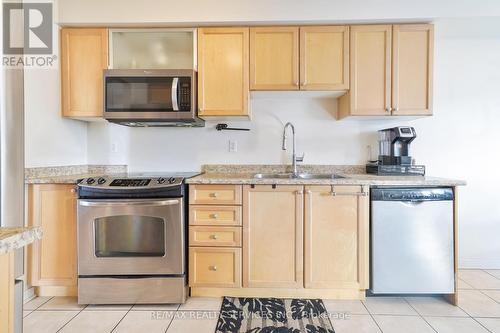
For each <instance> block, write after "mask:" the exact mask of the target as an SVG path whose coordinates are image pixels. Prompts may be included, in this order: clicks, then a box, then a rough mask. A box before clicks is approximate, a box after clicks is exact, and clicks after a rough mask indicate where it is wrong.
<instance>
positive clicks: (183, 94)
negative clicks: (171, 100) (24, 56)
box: [179, 77, 191, 111]
mask: <svg viewBox="0 0 500 333" xmlns="http://www.w3.org/2000/svg"><path fill="white" fill-rule="evenodd" d="M179 109H180V110H181V111H190V110H191V78H189V77H180V78H179Z"/></svg>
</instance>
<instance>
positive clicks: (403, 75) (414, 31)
mask: <svg viewBox="0 0 500 333" xmlns="http://www.w3.org/2000/svg"><path fill="white" fill-rule="evenodd" d="M392 36H393V37H392V38H393V44H392V108H393V111H392V112H393V114H394V115H431V114H432V72H433V57H434V26H433V25H431V24H415V25H394V26H393V33H392Z"/></svg>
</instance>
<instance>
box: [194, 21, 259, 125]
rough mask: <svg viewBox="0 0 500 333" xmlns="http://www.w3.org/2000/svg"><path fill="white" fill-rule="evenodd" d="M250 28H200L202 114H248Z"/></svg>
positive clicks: (199, 88)
mask: <svg viewBox="0 0 500 333" xmlns="http://www.w3.org/2000/svg"><path fill="white" fill-rule="evenodd" d="M248 48H249V28H201V29H198V106H199V112H198V114H199V115H200V116H201V117H204V116H248V95H249V88H248V84H249V82H248V71H249V57H248Z"/></svg>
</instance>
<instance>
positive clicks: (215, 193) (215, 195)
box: [209, 192, 219, 198]
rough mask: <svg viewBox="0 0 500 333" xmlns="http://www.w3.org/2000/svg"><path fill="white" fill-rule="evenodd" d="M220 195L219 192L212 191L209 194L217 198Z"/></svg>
mask: <svg viewBox="0 0 500 333" xmlns="http://www.w3.org/2000/svg"><path fill="white" fill-rule="evenodd" d="M218 195H219V194H218V193H217V192H212V193H210V194H209V196H210V197H211V198H217V196H218Z"/></svg>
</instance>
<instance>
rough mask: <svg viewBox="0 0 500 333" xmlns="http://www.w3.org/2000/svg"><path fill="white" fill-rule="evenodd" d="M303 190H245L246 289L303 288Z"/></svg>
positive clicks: (262, 187) (263, 187)
mask: <svg viewBox="0 0 500 333" xmlns="http://www.w3.org/2000/svg"><path fill="white" fill-rule="evenodd" d="M303 198H304V197H303V187H302V186H288V185H283V186H276V187H275V188H273V186H271V185H255V186H254V187H251V186H250V185H245V186H244V187H243V287H258V288H260V287H278V288H302V287H303Z"/></svg>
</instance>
